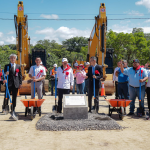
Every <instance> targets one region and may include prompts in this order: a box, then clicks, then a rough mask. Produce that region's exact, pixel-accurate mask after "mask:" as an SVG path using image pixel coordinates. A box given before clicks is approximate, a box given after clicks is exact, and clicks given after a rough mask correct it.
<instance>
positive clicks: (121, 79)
mask: <svg viewBox="0 0 150 150" xmlns="http://www.w3.org/2000/svg"><path fill="white" fill-rule="evenodd" d="M122 63H123V64H122V65H123V67H124V69H126V68H128V63H127V61H126V60H123V61H122ZM115 75H116V76H117V77H118V96H119V99H129V92H128V80H129V77H128V76H127V75H124V74H123V73H122V72H121V70H120V68H119V70H118V71H116V74H115Z"/></svg>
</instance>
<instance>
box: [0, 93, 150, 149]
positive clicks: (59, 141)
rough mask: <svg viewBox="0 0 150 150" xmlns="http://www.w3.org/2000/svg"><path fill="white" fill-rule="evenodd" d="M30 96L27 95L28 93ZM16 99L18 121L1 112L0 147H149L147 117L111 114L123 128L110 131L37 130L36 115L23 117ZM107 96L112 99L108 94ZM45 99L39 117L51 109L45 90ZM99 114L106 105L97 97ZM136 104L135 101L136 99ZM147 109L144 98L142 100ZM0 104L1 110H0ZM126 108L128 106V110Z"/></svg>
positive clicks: (0, 96) (49, 99) (106, 109)
mask: <svg viewBox="0 0 150 150" xmlns="http://www.w3.org/2000/svg"><path fill="white" fill-rule="evenodd" d="M27 97H28V98H30V96H27ZM24 98H25V97H24V96H20V97H18V99H17V107H16V112H17V113H18V115H19V120H18V121H17V122H16V121H12V120H11V119H10V114H8V115H4V114H2V113H0V150H10V149H11V150H31V149H32V150H77V149H78V150H105V149H106V150H107V149H108V150H120V149H124V150H128V149H132V150H149V149H150V120H146V119H145V118H144V117H143V118H138V117H136V116H134V117H128V116H126V117H125V118H124V119H123V121H121V120H119V117H118V114H117V113H114V114H113V115H112V118H113V119H115V120H116V121H117V123H119V124H120V125H121V126H123V127H125V129H123V130H111V131H104V130H102V131H59V132H51V131H38V130H36V128H35V125H36V122H37V121H38V120H39V118H40V117H39V116H38V115H36V117H35V119H34V120H32V121H31V120H30V117H29V116H27V117H24V111H25V107H24V105H23V104H22V102H21V101H20V100H21V99H24ZM107 98H109V99H110V98H114V96H109V97H107ZM44 99H46V100H45V102H44V103H43V105H42V116H43V115H45V114H47V113H48V112H51V111H52V105H53V104H54V96H50V93H47V95H46V96H44ZM100 100H101V101H100V110H99V112H100V113H106V114H107V113H108V104H107V103H106V101H105V100H104V99H103V98H100ZM2 102H3V93H1V94H0V105H2ZM136 106H138V101H136ZM145 106H146V109H147V100H146V99H145ZM1 110H2V109H1V107H0V112H1ZM128 112H129V107H127V113H128Z"/></svg>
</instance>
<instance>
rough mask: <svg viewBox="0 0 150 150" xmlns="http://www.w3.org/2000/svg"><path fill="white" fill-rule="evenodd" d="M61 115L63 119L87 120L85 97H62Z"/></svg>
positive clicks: (82, 95)
mask: <svg viewBox="0 0 150 150" xmlns="http://www.w3.org/2000/svg"><path fill="white" fill-rule="evenodd" d="M63 115H64V119H87V118H88V106H87V101H86V96H85V95H84V94H78V95H69V94H66V95H63Z"/></svg>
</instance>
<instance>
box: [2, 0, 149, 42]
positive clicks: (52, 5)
mask: <svg viewBox="0 0 150 150" xmlns="http://www.w3.org/2000/svg"><path fill="white" fill-rule="evenodd" d="M23 3H24V13H25V14H27V15H28V18H29V19H44V18H54V19H56V20H54V21H41V20H40V21H39V20H29V21H28V26H29V31H28V32H29V36H30V37H31V43H32V44H34V45H35V44H36V42H37V41H38V40H43V39H49V40H56V42H58V43H61V42H62V41H63V40H65V39H68V38H71V37H74V36H85V37H89V36H90V33H91V30H92V28H93V25H94V22H95V21H94V20H89V21H87V20H82V21H59V20H57V19H94V17H95V16H96V15H98V13H99V7H100V3H105V5H106V14H107V18H108V19H122V18H150V17H149V16H150V0H103V1H102V0H24V1H23ZM17 4H18V0H0V18H9V19H13V18H14V14H17ZM6 12H7V13H6ZM34 13H36V14H34ZM64 14H69V15H64ZM74 14H85V15H74ZM116 14H119V15H116ZM134 27H137V28H138V27H142V28H143V29H144V32H146V33H150V19H145V20H130V19H128V20H123V21H122V20H117V21H116V20H108V30H109V29H112V30H113V31H115V32H125V33H130V32H132V29H133V28H134ZM15 37H16V35H15V26H14V21H13V20H0V45H3V44H15V43H16V39H15Z"/></svg>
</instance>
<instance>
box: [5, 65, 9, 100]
mask: <svg viewBox="0 0 150 150" xmlns="http://www.w3.org/2000/svg"><path fill="white" fill-rule="evenodd" d="M7 72H9V66H7ZM6 84H7V86H8V75H7V83H6ZM7 94H8V92H7V88H6V96H5V97H6V99H7Z"/></svg>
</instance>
